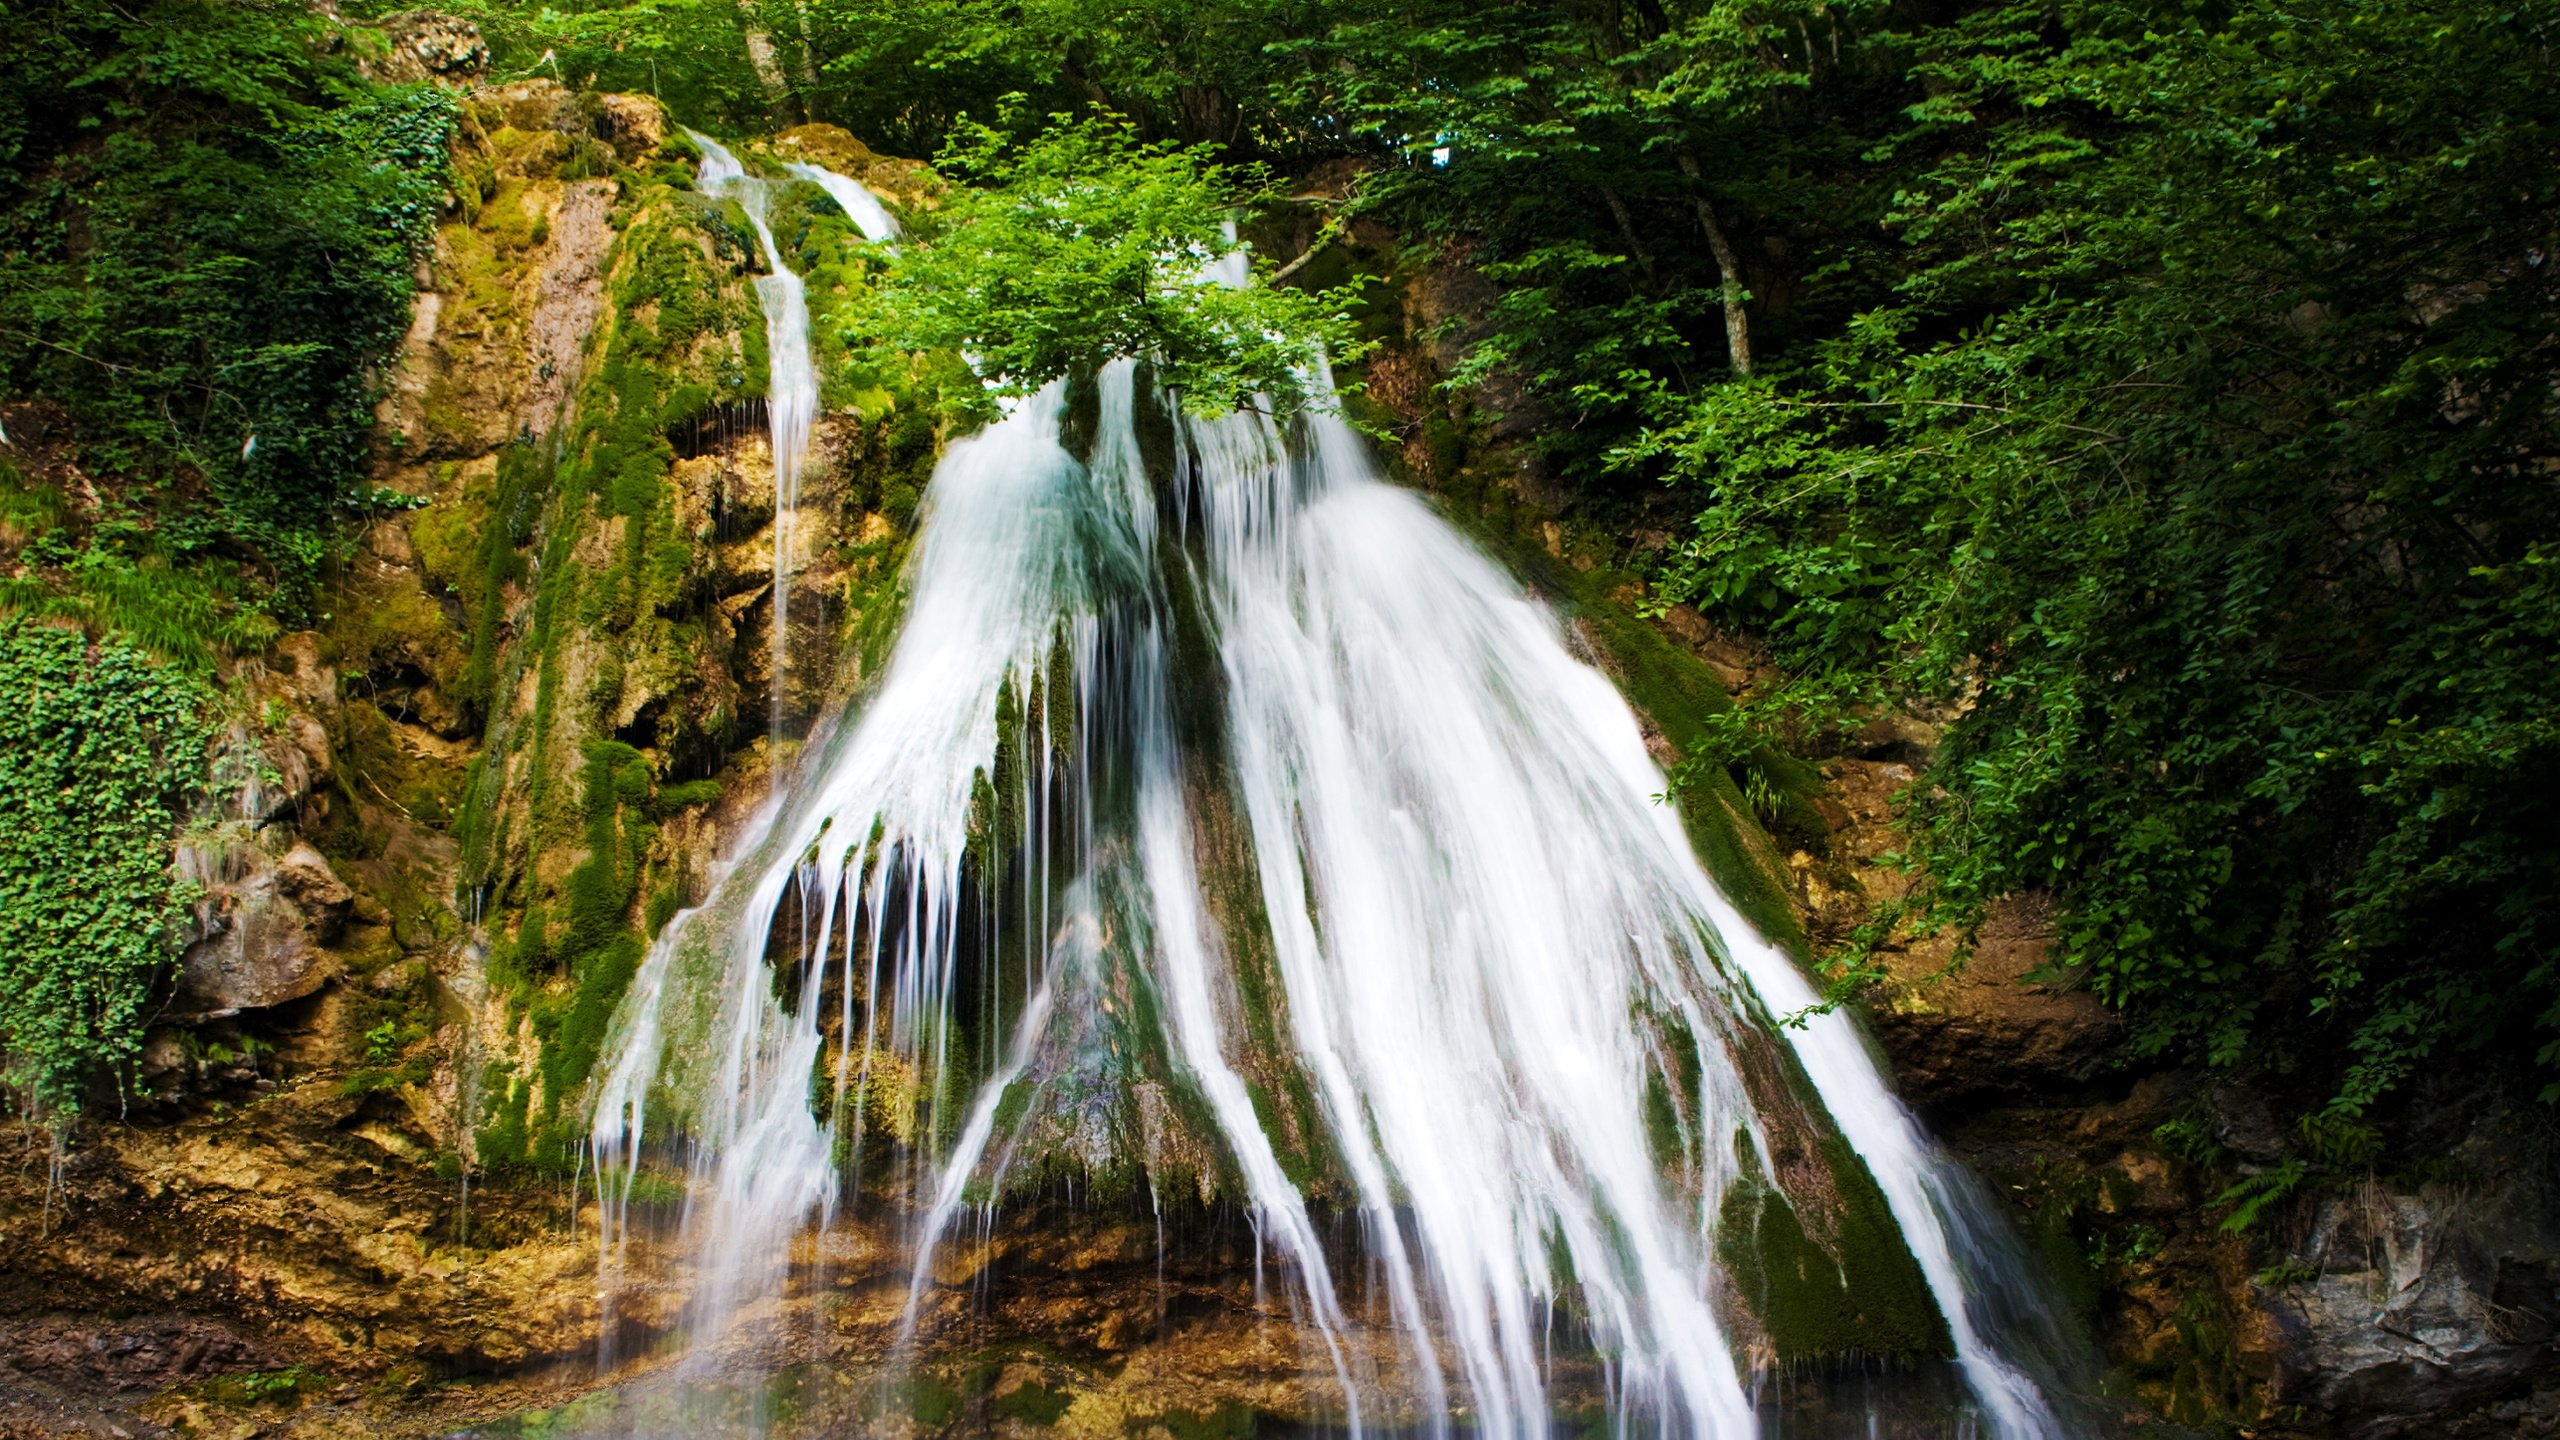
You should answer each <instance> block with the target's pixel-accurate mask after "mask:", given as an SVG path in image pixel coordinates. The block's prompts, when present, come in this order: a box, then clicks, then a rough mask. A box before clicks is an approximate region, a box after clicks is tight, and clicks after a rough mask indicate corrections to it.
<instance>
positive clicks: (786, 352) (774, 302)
mask: <svg viewBox="0 0 2560 1440" xmlns="http://www.w3.org/2000/svg"><path fill="white" fill-rule="evenodd" d="M685 133H686V134H688V135H690V136H692V137H693V143H694V146H695V148H697V149H699V150H700V151H701V152H702V164H701V168H700V169H699V170H698V171H697V172H696V175H695V182H694V183H695V184H696V185H697V186H698V187H699V188H700V189H701V191H702V193H704V194H706V195H721V196H727V197H729V198H732V199H735V200H736V201H737V202H738V205H739V208H740V209H742V210H744V211H746V214H747V223H748V224H750V225H752V226H754V227H755V232H756V244H757V246H758V248H759V249H761V250H762V251H763V253H764V264H765V273H764V274H762V275H759V276H757V277H756V299H757V301H758V302H759V304H760V305H761V306H762V308H763V310H764V330H765V355H766V374H767V377H768V379H767V386H766V396H765V416H766V419H765V423H766V426H767V429H768V431H769V433H770V434H771V436H772V448H773V642H772V655H771V666H772V695H773V705H772V716H771V725H772V728H773V729H774V730H775V731H776V732H777V733H778V732H779V731H780V730H781V728H782V717H783V712H784V708H785V706H784V698H783V697H784V690H783V683H782V682H783V677H784V675H785V674H786V673H787V671H788V669H789V666H790V659H791V654H790V648H791V647H790V638H789V637H790V633H791V627H790V623H789V621H790V616H791V572H792V569H793V567H794V566H796V565H798V564H799V563H800V552H799V548H798V538H799V537H798V529H799V512H800V468H801V466H802V464H803V463H805V462H806V461H807V459H808V457H809V435H810V432H811V430H812V429H813V428H814V427H815V425H816V423H817V418H818V369H817V365H816V362H815V361H814V360H813V359H812V357H811V353H810V349H809V291H808V287H807V286H806V285H804V284H803V283H802V282H801V279H800V277H799V276H798V275H797V274H794V273H793V272H792V270H791V267H790V266H788V265H786V264H784V263H783V260H782V251H781V248H780V247H779V246H777V245H775V244H774V239H773V225H772V219H771V213H772V204H773V186H772V185H771V184H770V183H769V182H767V181H764V180H760V179H758V178H756V177H754V176H752V175H749V174H748V173H747V170H746V167H745V166H744V165H742V164H740V163H739V162H738V157H737V156H736V155H734V154H732V153H731V152H730V151H729V149H728V148H727V147H725V146H723V145H722V144H721V143H720V142H719V141H717V140H714V139H712V138H711V137H710V136H708V135H705V134H703V133H702V132H701V131H699V130H688V131H686V132H685ZM784 168H786V169H788V170H789V171H790V172H791V173H792V174H793V175H796V176H798V177H800V178H801V179H804V180H812V181H815V182H817V183H818V184H819V185H820V186H821V187H823V188H824V189H825V190H826V192H827V194H828V195H830V196H832V197H833V198H834V199H835V201H836V203H837V204H838V205H840V206H842V207H843V208H844V211H845V213H846V214H847V215H849V216H851V217H852V219H853V222H854V224H855V225H857V226H859V227H860V228H861V230H862V233H863V234H864V236H865V237H867V238H869V239H873V240H878V239H881V238H883V237H885V236H888V235H893V234H895V233H896V232H897V223H896V222H895V221H893V220H891V219H890V218H889V212H888V211H887V210H886V209H884V208H882V206H881V204H880V201H879V199H878V198H877V197H875V196H873V195H872V194H871V192H870V191H868V190H865V189H863V188H862V186H860V185H859V184H857V183H855V182H854V181H852V180H850V179H847V178H846V177H844V176H842V175H837V174H833V173H831V172H829V171H826V170H822V169H820V168H818V167H817V166H815V165H802V164H796V163H795V164H791V165H787V166H785V167H784Z"/></svg>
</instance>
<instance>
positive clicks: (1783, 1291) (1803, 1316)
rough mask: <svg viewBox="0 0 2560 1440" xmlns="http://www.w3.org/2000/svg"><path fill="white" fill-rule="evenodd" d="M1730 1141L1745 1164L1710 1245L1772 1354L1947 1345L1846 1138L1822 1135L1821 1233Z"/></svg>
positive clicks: (1886, 1352)
mask: <svg viewBox="0 0 2560 1440" xmlns="http://www.w3.org/2000/svg"><path fill="white" fill-rule="evenodd" d="M1735 1148H1736V1150H1737V1151H1738V1152H1739V1153H1740V1154H1741V1156H1742V1159H1743V1162H1744V1165H1745V1167H1746V1173H1745V1175H1744V1176H1743V1178H1742V1179H1740V1180H1738V1181H1737V1182H1736V1183H1735V1185H1734V1187H1733V1189H1732V1190H1731V1191H1729V1192H1728V1193H1727V1194H1726V1196H1725V1201H1724V1207H1723V1210H1722V1212H1721V1213H1720V1214H1719V1216H1718V1219H1717V1227H1716V1251H1717V1254H1718V1256H1719V1257H1720V1258H1721V1259H1722V1260H1723V1262H1724V1266H1725V1270H1726V1273H1727V1274H1728V1275H1729V1276H1731V1278H1732V1280H1733V1283H1734V1285H1735V1287H1736V1288H1737V1289H1739V1290H1740V1291H1741V1293H1742V1295H1743V1297H1744V1298H1745V1299H1746V1300H1747V1301H1749V1302H1750V1304H1751V1306H1752V1309H1753V1312H1754V1313H1755V1314H1757V1315H1758V1316H1759V1318H1760V1323H1761V1325H1762V1327H1763V1328H1764V1329H1765V1330H1766V1331H1767V1332H1768V1336H1769V1343H1770V1344H1771V1345H1772V1346H1773V1347H1775V1348H1776V1350H1777V1352H1778V1355H1779V1358H1781V1359H1783V1360H1798V1359H1821V1358H1827V1359H1839V1358H1845V1357H1850V1356H1856V1355H1879V1356H1889V1357H1897V1358H1902V1359H1914V1358H1919V1357H1922V1356H1946V1355H1949V1354H1951V1353H1953V1343H1952V1341H1951V1340H1950V1339H1949V1337H1948V1333H1947V1327H1946V1320H1945V1317H1943V1316H1941V1315H1940V1314H1939V1313H1938V1307H1937V1302H1936V1300H1935V1299H1934V1298H1933V1297H1932V1296H1931V1295H1930V1293H1929V1287H1928V1280H1927V1277H1925V1276H1924V1275H1922V1274H1921V1272H1920V1265H1919V1262H1918V1261H1916V1260H1914V1259H1913V1258H1912V1257H1911V1251H1910V1248H1909V1247H1908V1246H1907V1245H1905V1244H1904V1243H1903V1240H1902V1233H1901V1231H1900V1230H1899V1229H1898V1228H1897V1227H1896V1226H1895V1225H1894V1223H1893V1215H1892V1212H1891V1210H1890V1209H1889V1208H1887V1206H1886V1204H1885V1200H1884V1193H1883V1192H1882V1191H1881V1190H1879V1189H1877V1188H1876V1183H1875V1177H1874V1176H1872V1175H1870V1174H1869V1173H1868V1172H1867V1167H1866V1163H1865V1162H1864V1161H1862V1160H1860V1159H1859V1158H1858V1155H1857V1152H1855V1151H1854V1150H1852V1149H1850V1148H1849V1146H1848V1144H1847V1142H1845V1141H1843V1140H1841V1139H1839V1138H1838V1137H1837V1136H1826V1137H1824V1139H1823V1140H1822V1142H1820V1152H1821V1157H1822V1160H1823V1162H1824V1164H1825V1166H1826V1168H1827V1172H1828V1173H1829V1175H1830V1177H1831V1180H1832V1183H1833V1185H1834V1186H1835V1187H1836V1189H1837V1191H1838V1197H1839V1203H1838V1205H1837V1207H1836V1209H1837V1213H1836V1214H1835V1215H1833V1216H1831V1217H1829V1220H1830V1223H1829V1225H1828V1226H1827V1227H1826V1228H1828V1229H1829V1230H1830V1231H1832V1232H1833V1233H1831V1234H1830V1235H1829V1236H1827V1237H1825V1239H1817V1238H1816V1237H1815V1236H1814V1235H1812V1234H1810V1233H1808V1232H1807V1230H1806V1226H1805V1223H1804V1220H1803V1218H1802V1216H1800V1215H1799V1214H1798V1212H1797V1209H1796V1207H1795V1206H1794V1205H1793V1204H1791V1203H1790V1202H1789V1201H1788V1199H1787V1196H1786V1194H1785V1193H1784V1192H1783V1191H1781V1190H1780V1189H1779V1188H1778V1187H1777V1186H1776V1185H1774V1184H1772V1183H1770V1182H1769V1181H1768V1180H1767V1179H1766V1178H1765V1177H1764V1176H1763V1175H1762V1174H1761V1172H1760V1170H1759V1168H1758V1158H1757V1156H1756V1155H1755V1154H1754V1153H1753V1152H1752V1151H1751V1149H1750V1147H1749V1145H1748V1142H1747V1141H1744V1140H1741V1139H1739V1138H1738V1139H1737V1143H1736V1147H1735ZM1826 1241H1827V1243H1826Z"/></svg>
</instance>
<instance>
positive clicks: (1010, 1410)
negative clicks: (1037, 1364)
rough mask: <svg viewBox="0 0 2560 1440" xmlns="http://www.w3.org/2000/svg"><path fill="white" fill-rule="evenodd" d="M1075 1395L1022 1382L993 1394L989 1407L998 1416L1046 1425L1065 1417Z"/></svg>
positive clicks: (1025, 1422)
mask: <svg viewBox="0 0 2560 1440" xmlns="http://www.w3.org/2000/svg"><path fill="white" fill-rule="evenodd" d="M1075 1403H1076V1397H1075V1396H1073V1395H1071V1394H1069V1393H1067V1392H1066V1391H1064V1390H1052V1389H1050V1388H1049V1387H1048V1386H1046V1385H1023V1386H1019V1387H1016V1388H1015V1389H1012V1390H1008V1391H1006V1392H1005V1393H1004V1394H1002V1395H999V1396H997V1397H995V1401H994V1403H993V1405H992V1406H991V1407H990V1408H991V1409H993V1410H994V1411H995V1415H996V1418H997V1419H999V1420H1013V1421H1018V1422H1020V1423H1022V1424H1025V1425H1037V1426H1041V1427H1043V1428H1046V1427H1048V1426H1051V1425H1055V1424H1057V1423H1058V1422H1059V1421H1060V1420H1063V1419H1065V1418H1066V1414H1067V1411H1068V1410H1070V1409H1072V1408H1073V1407H1074V1405H1075Z"/></svg>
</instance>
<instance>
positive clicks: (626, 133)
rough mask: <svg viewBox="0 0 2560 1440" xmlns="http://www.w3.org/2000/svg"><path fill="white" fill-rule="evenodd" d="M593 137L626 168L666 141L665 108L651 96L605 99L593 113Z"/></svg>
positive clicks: (622, 96) (613, 96)
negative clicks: (609, 148) (600, 140)
mask: <svg viewBox="0 0 2560 1440" xmlns="http://www.w3.org/2000/svg"><path fill="white" fill-rule="evenodd" d="M596 134H598V135H599V136H602V137H603V138H604V140H605V141H606V142H607V143H608V144H610V145H612V146H613V153H614V154H616V155H618V156H620V157H621V158H622V163H623V164H625V165H629V164H632V163H634V162H635V161H637V160H639V159H640V158H641V157H642V156H644V155H647V154H648V153H649V152H650V151H652V150H655V149H657V148H658V142H659V141H661V140H664V139H666V138H667V107H665V106H664V105H661V104H659V103H658V101H657V98H656V97H655V96H650V95H607V96H605V97H603V99H602V101H601V102H600V108H599V109H598V110H597V112H596Z"/></svg>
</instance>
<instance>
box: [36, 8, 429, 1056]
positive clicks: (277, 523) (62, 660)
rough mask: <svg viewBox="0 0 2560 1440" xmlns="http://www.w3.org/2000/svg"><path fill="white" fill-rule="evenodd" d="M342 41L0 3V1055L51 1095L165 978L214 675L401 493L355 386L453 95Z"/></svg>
mask: <svg viewBox="0 0 2560 1440" xmlns="http://www.w3.org/2000/svg"><path fill="white" fill-rule="evenodd" d="M369 41H371V42H372V43H375V44H378V41H374V40H373V37H370V36H369V35H368V34H366V33H365V32H358V31H353V30H349V29H347V28H345V27H343V26H340V25H338V24H336V23H335V22H333V21H331V20H329V19H328V18H326V17H325V16H323V15H322V14H321V13H320V12H317V11H314V10H311V9H308V8H306V7H303V6H299V5H262V4H197V3H184V0H179V3H161V4H151V5H144V6H138V7H117V6H110V5H104V4H94V3H88V0H62V3H37V4H30V5H19V6H13V7H11V8H10V9H9V10H8V11H7V12H6V13H5V15H0V376H4V377H5V380H0V421H5V428H0V627H5V628H0V634H5V636H6V639H5V646H6V655H7V663H6V665H5V668H0V714H5V715H6V716H7V723H8V725H9V726H10V733H9V735H8V736H7V738H6V740H5V743H0V766H5V767H6V771H7V774H8V775H9V776H10V782H9V783H10V785H11V786H12V788H13V789H14V790H17V791H19V793H18V794H16V795H15V796H14V798H13V799H12V802H11V804H10V807H9V813H10V816H11V823H10V825H9V826H8V827H7V828H8V830H9V832H10V833H9V836H8V839H7V841H6V844H7V845H8V849H9V854H8V859H7V861H6V867H5V868H6V869H7V871H8V874H9V878H8V881H7V883H6V894H5V897H0V976H5V977H6V986H5V988H6V989H7V991H8V998H7V1000H6V1002H5V1007H0V1051H5V1053H6V1056H7V1058H8V1063H9V1066H10V1070H11V1073H12V1074H13V1075H15V1076H17V1077H19V1078H21V1079H24V1080H27V1081H30V1082H32V1083H33V1085H34V1086H35V1089H36V1092H37V1093H38V1094H39V1095H41V1096H43V1097H45V1098H47V1099H51V1100H64V1099H69V1098H72V1097H73V1096H74V1094H75V1092H76V1090H77V1083H76V1082H77V1081H78V1080H80V1079H82V1078H85V1077H86V1076H88V1075H93V1074H98V1073H106V1072H112V1071H114V1070H115V1069H116V1068H117V1067H118V1066H120V1065H121V1064H122V1063H124V1062H125V1061H127V1060H129V1059H130V1058H131V1057H132V1055H133V1053H134V1051H135V1049H136V1046H137V1044H138V1038H139V1036H138V1027H139V1022H140V1019H141V1017H142V1014H143V1013H144V1011H145V1009H146V1007H147V1006H148V1005H149V1004H150V1003H152V997H153V995H154V993H155V987H157V986H159V985H160V984H162V982H163V981H164V979H165V976H166V972H167V970H168V961H169V958H170V956H171V954H172V953H173V944H172V942H173V938H174V928H173V926H174V918H173V917H174V914H175V910H174V905H173V900H172V895H173V890H172V881H171V878H170V874H169V857H170V844H169V840H170V834H171V830H172V826H173V823H174V822H173V816H174V815H176V814H178V813H182V811H180V810H174V809H173V806H175V805H177V804H178V803H179V802H180V800H181V799H182V797H183V796H184V794H185V793H186V792H187V791H189V790H191V789H193V788H194V787H196V786H197V785H199V784H200V783H202V781H203V780H204V778H205V773H206V744H207V737H206V733H205V731H204V728H203V725H202V723H201V717H202V715H203V713H204V712H205V710H206V707H207V706H208V705H209V704H210V703H211V697H212V694H213V689H214V687H212V686H211V685H210V684H208V683H207V682H208V681H209V680H210V678H211V676H212V674H213V672H214V671H215V670H216V669H217V667H219V666H221V665H222V664H223V663H224V662H225V661H226V659H228V658H229V657H232V656H236V655H241V654H254V653H256V652H257V651H259V650H261V649H263V648H264V646H265V645H266V644H267V643H268V642H269V641H271V640H273V639H274V638H275V637H276V636H277V634H278V633H280V631H281V630H282V629H284V628H287V627H289V626H290V625H292V624H294V623H298V622H300V621H301V620H302V619H304V617H305V616H306V615H307V613H308V611H309V609H310V607H311V603H312V600H313V598H314V596H315V593H316V586H317V585H318V583H319V580H320V578H321V572H322V568H323V566H324V564H325V563H326V562H327V560H328V559H329V557H330V556H331V555H332V554H334V553H338V552H339V551H341V550H343V548H344V545H345V543H346V531H345V530H344V529H343V527H342V522H343V521H344V520H345V519H346V518H347V517H348V516H350V515H352V514H357V513H361V512H364V511H366V510H369V509H376V508H379V507H381V506H385V505H397V504H403V503H406V501H405V497H399V496H391V495H377V494H375V493H374V492H373V491H372V489H371V486H370V483H369V480H368V460H369V456H370V453H371V448H372V438H371V434H370V430H371V421H372V413H371V406H372V401H373V397H374V393H375V385H376V375H377V369H378V366H379V365H380V363H381V362H382V360H383V359H385V358H386V356H387V355H388V353H389V350H390V348H391V346H392V345H393V344H394V343H396V341H397V340H398V338H399V336H400V334H401V333H402V330H403V329H404V327H405V325H406V322H407V318H408V304H409V299H410V295H411V292H412V289H413V286H414V280H413V275H412V272H413V269H414V267H415V264H416V261H417V259H418V256H419V253H420V248H419V247H420V246H421V244H422V243H423V241H424V239H425V237H426V234H427V230H428V226H429V224H430V223H431V221H432V219H433V216H434V213H435V210H436V208H437V206H438V204H439V203H440V199H441V196H442V194H443V190H444V174H445V168H446V153H447V151H446V147H447V141H448V138H449V135H450V132H451V128H452V124H453V116H454V111H453V105H452V102H451V100H450V98H449V97H447V96H445V95H443V94H441V93H438V92H436V91H433V90H429V89H426V88H423V87H418V88H404V87H393V86H384V85H378V84H375V83H372V82H370V81H368V80H366V79H365V78H364V77H363V76H362V75H361V73H360V72H359V70H358V67H357V65H356V64H355V56H356V53H357V52H358V51H360V50H362V49H364V48H366V46H367V43H368V42H369ZM12 430H13V431H14V432H15V433H14V434H11V433H8V432H9V431H12ZM39 622H41V623H39ZM89 640H95V641H96V642H97V644H96V646H95V648H94V649H92V648H91V647H90V646H89V645H88V644H87V641H89ZM57 787H58V788H57Z"/></svg>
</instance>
